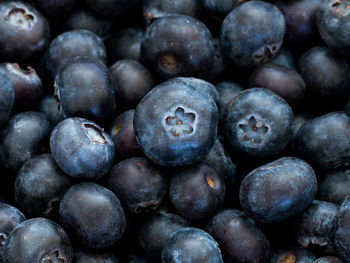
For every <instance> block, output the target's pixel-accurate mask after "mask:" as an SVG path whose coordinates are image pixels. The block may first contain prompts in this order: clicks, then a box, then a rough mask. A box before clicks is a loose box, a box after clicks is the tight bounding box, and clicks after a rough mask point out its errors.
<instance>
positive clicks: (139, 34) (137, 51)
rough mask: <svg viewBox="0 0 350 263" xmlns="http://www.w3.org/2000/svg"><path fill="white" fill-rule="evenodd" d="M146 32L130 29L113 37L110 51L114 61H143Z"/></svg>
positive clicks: (136, 28)
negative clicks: (142, 52) (142, 53)
mask: <svg viewBox="0 0 350 263" xmlns="http://www.w3.org/2000/svg"><path fill="white" fill-rule="evenodd" d="M145 32H146V30H145V29H143V28H139V27H128V28H126V29H124V30H122V31H120V32H118V34H116V35H115V36H112V37H111V38H110V40H109V42H108V43H109V45H110V49H111V50H110V51H111V55H112V58H114V60H120V59H126V58H129V59H135V60H137V61H141V59H142V58H141V43H142V40H143V37H144V35H145Z"/></svg>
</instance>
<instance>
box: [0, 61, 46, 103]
mask: <svg viewBox="0 0 350 263" xmlns="http://www.w3.org/2000/svg"><path fill="white" fill-rule="evenodd" d="M0 68H2V69H3V70H4V71H5V72H6V74H7V76H8V77H9V78H10V80H11V82H12V85H13V89H14V91H15V101H14V106H15V107H16V108H17V110H18V109H25V108H28V106H33V105H35V104H36V103H38V102H39V100H40V97H41V94H42V92H43V86H42V83H41V79H40V77H39V76H38V74H37V73H36V71H35V69H33V68H32V67H30V66H27V65H23V66H20V65H18V64H17V63H2V64H0Z"/></svg>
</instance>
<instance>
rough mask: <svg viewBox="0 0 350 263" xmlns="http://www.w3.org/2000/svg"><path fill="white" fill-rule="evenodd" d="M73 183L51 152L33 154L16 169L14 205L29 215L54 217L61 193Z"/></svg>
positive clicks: (56, 213)
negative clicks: (15, 203)
mask: <svg viewBox="0 0 350 263" xmlns="http://www.w3.org/2000/svg"><path fill="white" fill-rule="evenodd" d="M73 184H74V182H73V180H72V178H71V177H69V176H68V175H66V174H65V173H64V172H63V171H62V170H61V169H60V168H59V167H58V166H57V164H56V162H55V161H54V159H53V158H52V156H51V154H41V155H37V156H35V157H33V158H31V159H29V160H28V162H26V163H25V164H24V165H23V166H22V168H21V169H20V170H19V171H18V174H17V177H16V181H15V188H14V190H15V191H14V195H15V200H16V202H17V204H18V206H19V207H20V208H21V209H22V210H23V211H25V213H26V214H27V215H29V216H31V217H45V218H52V219H53V218H57V217H58V206H59V203H60V201H61V199H62V197H63V194H64V193H65V192H66V191H67V190H68V188H70V187H71V186H72V185H73Z"/></svg>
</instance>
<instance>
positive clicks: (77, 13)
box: [62, 9, 112, 38]
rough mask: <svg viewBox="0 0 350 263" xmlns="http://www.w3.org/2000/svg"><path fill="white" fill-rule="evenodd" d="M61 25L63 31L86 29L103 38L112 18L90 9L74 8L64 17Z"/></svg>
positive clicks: (108, 29) (109, 27)
mask: <svg viewBox="0 0 350 263" xmlns="http://www.w3.org/2000/svg"><path fill="white" fill-rule="evenodd" d="M62 27H63V31H72V30H79V29H86V30H89V31H91V32H94V33H95V34H97V35H98V36H99V37H101V38H104V37H106V36H107V34H108V33H109V31H110V29H111V27H112V20H111V19H109V18H107V17H103V16H99V15H97V14H96V13H94V12H92V11H90V10H85V9H76V10H73V11H72V12H71V13H70V14H69V16H68V17H67V18H66V19H64V21H63V26H62Z"/></svg>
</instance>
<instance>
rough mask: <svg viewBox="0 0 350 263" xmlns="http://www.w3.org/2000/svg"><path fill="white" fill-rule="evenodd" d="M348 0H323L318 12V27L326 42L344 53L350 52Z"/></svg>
mask: <svg viewBox="0 0 350 263" xmlns="http://www.w3.org/2000/svg"><path fill="white" fill-rule="evenodd" d="M348 4H349V3H348V1H339V0H332V1H323V2H322V4H321V6H320V8H319V10H318V13H317V28H318V31H319V33H320V35H321V37H322V39H323V41H324V42H326V44H327V45H328V46H329V47H331V48H332V49H335V50H336V51H338V52H340V53H343V54H350V51H349V47H350V40H349V28H350V24H349V21H350V20H349V19H350V17H349V12H350V9H349V7H348Z"/></svg>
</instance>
